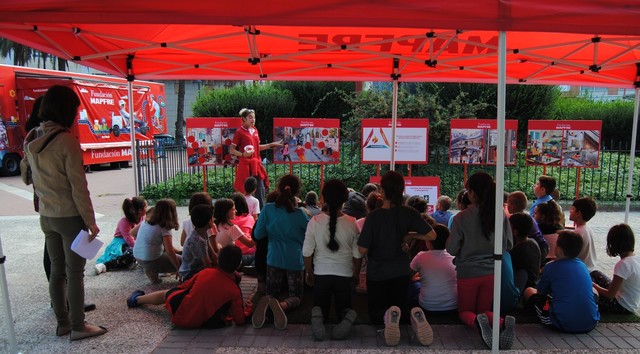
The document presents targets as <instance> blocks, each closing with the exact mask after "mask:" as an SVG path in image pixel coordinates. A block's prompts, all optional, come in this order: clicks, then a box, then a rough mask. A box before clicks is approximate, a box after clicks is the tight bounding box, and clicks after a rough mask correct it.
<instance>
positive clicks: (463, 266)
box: [447, 172, 515, 349]
mask: <svg viewBox="0 0 640 354" xmlns="http://www.w3.org/2000/svg"><path fill="white" fill-rule="evenodd" d="M467 194H468V196H469V200H470V201H471V204H470V205H469V206H468V207H467V208H466V209H464V210H462V211H461V212H459V213H458V214H456V215H455V216H454V217H453V223H452V225H451V236H450V237H449V239H448V240H447V252H449V254H450V255H452V256H454V257H455V260H454V264H455V266H456V273H457V276H458V316H460V319H461V320H462V322H464V323H465V324H466V325H467V326H469V327H471V328H476V326H477V327H478V328H479V329H480V332H481V334H482V339H483V340H484V342H485V343H486V344H487V346H488V347H489V348H491V343H492V334H491V327H490V325H489V323H491V321H493V312H491V307H492V304H493V276H494V274H493V270H494V256H493V247H494V246H493V245H494V236H495V235H494V234H495V230H494V226H495V210H496V209H495V205H496V185H495V182H494V181H493V177H491V176H490V175H489V174H487V173H485V172H476V173H474V174H473V175H472V176H471V177H469V180H467ZM502 232H503V234H502V250H503V251H508V250H509V249H511V247H512V246H513V237H512V234H511V226H510V225H509V221H508V220H507V218H506V216H503V229H502ZM504 325H505V328H504V330H503V331H502V333H501V334H500V349H510V348H511V345H512V344H513V340H514V337H515V333H514V326H515V318H513V317H512V316H507V318H506V321H504Z"/></svg>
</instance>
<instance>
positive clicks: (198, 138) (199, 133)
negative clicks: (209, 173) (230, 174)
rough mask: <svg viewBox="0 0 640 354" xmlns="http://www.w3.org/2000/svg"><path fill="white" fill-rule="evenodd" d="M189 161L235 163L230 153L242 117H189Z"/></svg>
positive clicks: (209, 164)
mask: <svg viewBox="0 0 640 354" xmlns="http://www.w3.org/2000/svg"><path fill="white" fill-rule="evenodd" d="M186 122H187V127H186V136H187V161H188V164H189V166H215V165H221V166H223V165H235V163H236V162H237V157H235V156H232V155H231V154H230V153H229V147H230V146H231V142H232V141H233V135H234V134H235V132H236V129H238V128H240V127H241V126H242V119H241V118H219V117H216V118H187V119H186Z"/></svg>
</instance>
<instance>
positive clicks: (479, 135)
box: [449, 119, 518, 165]
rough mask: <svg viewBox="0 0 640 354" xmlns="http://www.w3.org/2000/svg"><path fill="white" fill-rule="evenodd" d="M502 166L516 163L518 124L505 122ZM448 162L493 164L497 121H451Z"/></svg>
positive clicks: (516, 122)
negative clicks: (504, 147) (504, 146)
mask: <svg viewBox="0 0 640 354" xmlns="http://www.w3.org/2000/svg"><path fill="white" fill-rule="evenodd" d="M505 128H506V131H505V134H504V141H505V145H506V149H505V151H504V163H505V165H514V164H515V163H516V147H517V136H518V121H517V120H515V119H509V120H506V121H505ZM450 142H451V144H450V149H449V163H450V164H463V165H495V164H496V161H497V156H498V150H497V145H498V121H497V120H495V119H452V120H451V139H450Z"/></svg>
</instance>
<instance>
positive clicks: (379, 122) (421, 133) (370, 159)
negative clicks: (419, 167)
mask: <svg viewBox="0 0 640 354" xmlns="http://www.w3.org/2000/svg"><path fill="white" fill-rule="evenodd" d="M391 131H392V128H391V119H363V120H362V163H389V162H390V161H391ZM428 146H429V120H428V119H426V118H403V119H398V120H397V123H396V139H395V146H394V150H395V163H400V164H403V163H406V164H427V163H428V161H429V152H428Z"/></svg>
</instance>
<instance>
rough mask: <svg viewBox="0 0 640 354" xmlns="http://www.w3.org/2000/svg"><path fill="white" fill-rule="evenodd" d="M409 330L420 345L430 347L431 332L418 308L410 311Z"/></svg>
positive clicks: (431, 340) (422, 312) (431, 341)
mask: <svg viewBox="0 0 640 354" xmlns="http://www.w3.org/2000/svg"><path fill="white" fill-rule="evenodd" d="M411 328H412V329H413V333H414V335H415V337H416V338H417V339H418V342H420V344H422V345H431V343H433V330H432V329H431V326H430V325H429V322H428V321H427V318H426V316H425V315H424V311H422V309H421V308H420V307H414V308H412V309H411Z"/></svg>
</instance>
